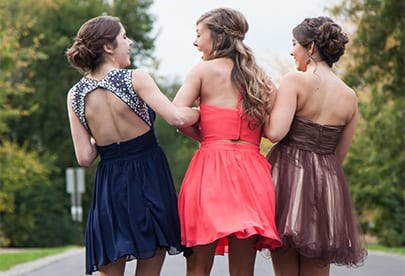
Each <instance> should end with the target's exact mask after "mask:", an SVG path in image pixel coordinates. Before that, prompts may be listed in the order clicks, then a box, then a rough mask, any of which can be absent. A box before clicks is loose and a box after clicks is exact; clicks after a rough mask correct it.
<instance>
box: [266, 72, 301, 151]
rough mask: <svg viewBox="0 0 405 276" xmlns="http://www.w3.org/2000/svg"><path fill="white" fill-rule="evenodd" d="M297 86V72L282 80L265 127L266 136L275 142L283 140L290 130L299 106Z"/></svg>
mask: <svg viewBox="0 0 405 276" xmlns="http://www.w3.org/2000/svg"><path fill="white" fill-rule="evenodd" d="M297 86H299V76H298V75H297V74H296V73H289V74H287V75H286V76H284V77H283V79H282V80H281V83H280V87H279V88H278V90H277V93H276V96H275V103H274V105H273V107H272V110H271V113H270V117H269V118H268V119H267V123H266V124H265V128H264V136H265V137H267V138H268V139H269V140H270V141H271V142H273V143H276V142H279V141H281V140H282V139H283V138H284V136H286V135H287V133H288V131H289V130H290V126H291V123H292V120H293V119H294V115H295V111H296V108H297V95H298V91H297V89H298V87H297Z"/></svg>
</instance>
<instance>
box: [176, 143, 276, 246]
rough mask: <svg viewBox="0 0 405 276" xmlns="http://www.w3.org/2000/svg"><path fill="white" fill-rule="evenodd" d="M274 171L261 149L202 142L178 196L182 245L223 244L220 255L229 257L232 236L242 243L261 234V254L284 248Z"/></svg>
mask: <svg viewBox="0 0 405 276" xmlns="http://www.w3.org/2000/svg"><path fill="white" fill-rule="evenodd" d="M270 171H271V167H270V165H269V163H268V162H267V160H266V159H265V158H264V156H263V155H262V154H260V152H259V148H258V146H256V145H252V144H240V143H239V144H236V143H229V142H219V141H218V142H204V143H202V145H201V147H200V149H198V150H197V152H196V153H195V155H194V157H193V159H192V160H191V162H190V165H189V168H188V170H187V172H186V174H185V176H184V179H183V183H182V186H181V190H180V194H179V203H178V206H179V214H180V225H181V240H182V244H183V245H185V246H186V247H193V246H196V245H204V244H209V243H212V242H214V241H217V240H219V242H218V244H217V248H216V253H217V254H224V253H225V252H227V246H228V241H227V237H228V236H229V235H231V234H234V235H235V236H236V237H237V238H240V239H243V238H248V237H251V236H253V235H258V241H257V244H256V249H258V250H261V249H263V248H269V249H274V248H276V247H278V246H280V244H281V243H280V239H279V236H278V233H277V230H276V225H275V195H274V187H273V182H272V178H271V175H270Z"/></svg>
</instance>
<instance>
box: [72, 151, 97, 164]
mask: <svg viewBox="0 0 405 276" xmlns="http://www.w3.org/2000/svg"><path fill="white" fill-rule="evenodd" d="M96 155H97V153H93V152H88V153H87V154H86V153H79V154H76V160H77V163H78V164H79V166H80V167H84V168H87V167H90V165H91V164H92V163H93V161H94V159H95V158H96Z"/></svg>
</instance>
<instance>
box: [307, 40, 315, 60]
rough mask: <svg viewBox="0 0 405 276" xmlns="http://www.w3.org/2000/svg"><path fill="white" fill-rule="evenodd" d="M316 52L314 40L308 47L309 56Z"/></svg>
mask: <svg viewBox="0 0 405 276" xmlns="http://www.w3.org/2000/svg"><path fill="white" fill-rule="evenodd" d="M314 53H315V42H314V41H312V42H311V44H310V45H309V47H308V54H309V56H312V55H313V54H314Z"/></svg>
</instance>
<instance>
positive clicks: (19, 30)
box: [0, 0, 154, 246]
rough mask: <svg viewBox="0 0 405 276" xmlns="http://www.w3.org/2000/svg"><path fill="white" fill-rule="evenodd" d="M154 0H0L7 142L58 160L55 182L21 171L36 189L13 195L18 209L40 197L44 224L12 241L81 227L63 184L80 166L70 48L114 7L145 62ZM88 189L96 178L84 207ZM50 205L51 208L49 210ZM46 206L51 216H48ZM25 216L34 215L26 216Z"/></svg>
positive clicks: (0, 98)
mask: <svg viewBox="0 0 405 276" xmlns="http://www.w3.org/2000/svg"><path fill="white" fill-rule="evenodd" d="M151 4H152V1H150V0H139V1H131V0H115V1H105V0H53V1H37V2H36V3H35V5H33V4H32V1H30V0H0V7H1V9H0V15H1V18H2V20H1V22H0V26H1V28H0V38H1V41H0V46H2V47H1V49H2V52H1V53H0V60H1V65H0V67H1V70H2V74H0V89H1V90H2V93H0V103H1V104H2V105H1V109H0V116H1V117H0V134H1V135H2V136H3V137H6V138H7V139H6V140H4V141H2V144H3V145H5V143H6V141H10V140H11V141H12V142H13V145H14V146H13V149H15V151H17V149H18V148H19V147H22V149H23V151H24V152H26V153H27V154H33V158H34V157H35V158H36V160H37V162H38V163H40V164H43V165H44V166H49V167H50V168H52V170H50V171H47V173H48V174H47V175H46V177H47V178H48V179H50V183H52V184H51V185H39V184H38V183H37V182H35V183H36V184H35V183H34V181H33V182H27V181H28V179H25V178H23V181H25V182H27V183H32V185H28V186H25V187H27V189H30V191H27V192H26V193H24V196H22V195H19V196H15V197H14V199H15V201H14V204H15V205H14V210H19V208H20V207H22V206H24V205H25V203H26V202H27V201H30V200H29V199H33V198H37V199H36V200H35V204H39V206H35V208H33V209H35V210H36V211H35V212H34V211H33V212H32V213H30V215H32V216H33V218H34V219H33V220H35V221H41V222H42V224H43V225H46V228H42V229H41V228H40V227H35V225H36V224H32V228H30V229H29V230H30V231H31V232H30V234H31V237H30V239H29V240H27V239H22V240H21V239H20V240H18V241H17V240H15V239H16V238H17V236H13V237H12V241H11V244H12V245H16V244H18V245H19V246H22V245H24V244H25V245H26V246H33V245H34V244H35V246H39V245H38V242H40V240H41V239H42V244H46V245H50V243H51V244H52V243H53V244H58V243H59V242H58V240H57V238H55V239H51V238H49V237H48V236H47V234H50V233H51V232H54V233H63V235H65V236H66V238H65V239H63V238H60V237H59V238H60V239H59V241H62V242H66V243H68V242H71V239H70V235H69V233H71V234H72V235H75V233H72V231H71V229H72V222H71V219H70V211H69V208H70V198H69V196H68V195H67V194H66V192H65V175H64V174H65V168H67V167H74V166H77V163H76V160H75V156H74V150H73V144H72V141H71V136H70V131H69V125H68V119H67V110H66V95H67V91H68V89H69V88H70V87H71V86H72V85H73V83H74V82H76V81H78V79H79V78H80V77H81V76H80V74H79V73H78V72H76V70H75V69H73V68H72V67H70V66H69V64H68V62H67V59H66V56H65V51H66V50H67V49H68V47H70V46H71V44H72V42H73V38H74V37H75V35H76V32H77V31H78V29H79V27H80V26H81V25H82V24H83V23H84V22H85V21H86V20H88V19H90V18H92V17H95V16H99V15H102V14H109V15H113V16H118V17H120V18H121V19H122V21H123V23H124V24H125V25H126V26H128V27H129V29H128V34H129V35H130V36H131V37H133V38H135V40H136V41H137V44H136V45H137V48H135V49H134V57H136V59H137V60H144V61H145V62H146V61H147V60H149V59H151V53H152V50H153V43H154V38H152V37H150V34H149V31H150V30H151V29H152V23H153V19H152V17H151V15H149V14H148V13H147V11H148V7H149V6H150V5H151ZM3 8H4V9H3ZM3 27H4V28H3ZM6 27H7V28H6ZM3 46H4V47H3ZM7 47H8V48H7ZM3 49H4V51H3ZM3 91H6V92H7V93H4V92H3ZM17 91H20V92H18V93H17ZM28 114H29V116H21V115H28ZM2 130H3V131H2ZM7 145H10V144H7ZM14 153H16V152H14ZM5 154H7V155H9V157H10V156H12V155H13V152H6V151H5ZM19 160H23V158H21V159H19ZM9 161H10V158H8V157H7V158H5V159H4V162H5V163H4V166H2V167H1V168H2V169H3V168H4V170H5V168H8V167H9V166H7V162H9ZM33 163H35V162H33ZM93 169H94V168H93V167H92V168H90V169H89V170H87V172H88V173H87V180H88V181H87V182H88V183H92V179H93V173H94V171H93ZM2 172H3V171H2ZM3 176H4V174H3ZM3 176H2V174H1V173H0V185H2V184H4V182H2V181H4V180H3V179H2V177H3ZM42 181H43V182H44V183H45V182H47V181H45V179H42V180H41V181H39V182H42ZM27 183H23V184H24V185H25V184H27ZM89 186H90V187H89ZM39 187H41V188H39ZM90 189H91V185H87V187H86V195H85V197H84V208H85V210H86V209H87V208H86V206H87V204H88V199H89V197H90V195H89V194H90ZM5 193H7V196H8V194H9V193H10V192H9V191H6V190H5ZM35 193H36V195H34V194H35ZM30 202H32V203H33V204H34V202H33V201H30ZM49 207H52V208H49ZM24 210H25V209H24ZM40 210H42V211H40ZM47 210H51V211H52V212H50V213H47ZM41 212H42V213H41ZM18 214H19V215H22V214H23V213H18ZM45 214H46V215H48V216H49V217H51V218H52V219H51V220H47V219H46V217H44V215H45ZM19 215H18V217H19ZM18 217H17V216H16V217H15V218H10V219H9V220H7V221H8V223H3V225H2V226H0V227H1V229H3V234H4V233H7V235H11V233H12V231H10V229H17V228H18V225H19V223H22V220H19V219H18ZM22 217H24V216H22ZM49 217H48V218H49ZM24 220H26V221H27V222H29V221H30V220H28V218H27V217H24ZM4 227H7V229H5V228H4ZM56 228H58V229H56ZM1 229H0V230H1ZM9 237H10V236H9ZM35 237H38V239H35ZM44 237H47V238H44Z"/></svg>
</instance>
